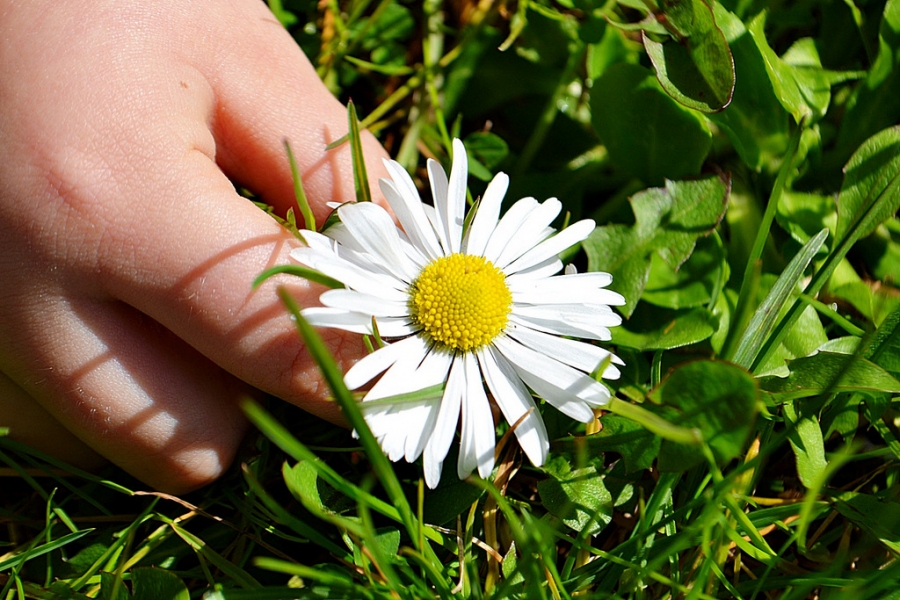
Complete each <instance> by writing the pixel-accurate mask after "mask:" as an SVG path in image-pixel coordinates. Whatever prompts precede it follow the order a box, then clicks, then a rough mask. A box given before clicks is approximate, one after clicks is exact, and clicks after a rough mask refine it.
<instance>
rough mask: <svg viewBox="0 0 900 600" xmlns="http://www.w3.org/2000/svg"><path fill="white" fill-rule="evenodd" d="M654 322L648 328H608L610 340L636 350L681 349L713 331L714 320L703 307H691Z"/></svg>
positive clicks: (714, 329) (703, 338) (707, 336)
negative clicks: (653, 324) (656, 324)
mask: <svg viewBox="0 0 900 600" xmlns="http://www.w3.org/2000/svg"><path fill="white" fill-rule="evenodd" d="M657 323H659V325H658V326H657V327H655V328H652V329H650V330H649V331H631V330H629V329H626V328H625V327H615V328H613V329H612V330H611V333H612V343H613V344H615V345H617V346H628V347H629V348H635V349H637V350H671V349H672V348H681V347H683V346H689V345H691V344H696V343H697V342H702V341H703V340H705V339H707V338H709V337H710V336H711V335H712V334H713V333H714V332H715V331H716V326H717V324H718V319H716V317H714V316H713V315H712V313H710V312H709V311H708V310H706V309H705V308H694V309H691V310H688V311H686V312H678V313H676V314H675V315H674V316H672V317H671V318H663V319H662V322H661V323H660V322H659V321H657Z"/></svg>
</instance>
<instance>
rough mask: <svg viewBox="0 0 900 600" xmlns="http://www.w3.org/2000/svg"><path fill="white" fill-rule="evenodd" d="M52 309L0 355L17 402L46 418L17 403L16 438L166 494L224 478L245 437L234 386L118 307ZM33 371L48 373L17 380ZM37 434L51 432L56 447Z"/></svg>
mask: <svg viewBox="0 0 900 600" xmlns="http://www.w3.org/2000/svg"><path fill="white" fill-rule="evenodd" d="M49 307H50V308H51V310H52V311H53V318H52V319H48V318H42V317H41V316H40V315H39V314H38V315H34V314H32V315H30V316H28V317H26V320H27V322H24V323H21V325H23V329H24V330H25V332H26V334H27V335H26V336H25V337H26V338H27V340H28V343H27V344H22V345H20V344H18V343H16V342H13V343H12V344H11V347H7V348H4V354H6V356H5V357H4V358H5V361H4V362H5V363H6V364H7V365H8V372H9V373H10V375H11V376H12V378H13V379H17V380H19V383H20V385H18V386H16V387H17V388H19V389H21V393H20V394H18V399H17V400H16V402H20V401H21V400H22V397H23V396H28V397H33V398H36V399H37V400H38V401H39V402H40V404H41V405H42V406H44V407H47V409H48V411H47V412H48V413H50V414H52V415H53V419H52V420H49V421H48V419H46V418H45V415H46V413H44V415H41V414H39V413H41V410H40V409H39V408H37V407H36V406H34V405H33V403H29V402H22V403H21V407H22V408H24V409H25V410H26V411H30V412H31V413H33V414H30V415H24V414H23V415H21V416H20V417H15V418H14V419H13V421H11V422H12V427H13V433H14V434H15V435H17V437H19V438H20V439H24V441H26V442H27V443H34V444H35V445H37V446H38V447H44V448H47V449H48V450H50V451H51V452H53V453H54V454H57V455H59V456H61V457H63V458H69V457H74V458H75V459H76V461H77V462H84V461H85V460H87V459H90V458H91V455H90V453H87V452H86V451H85V450H84V446H88V447H89V448H90V449H91V450H93V452H95V453H97V454H100V455H102V456H105V457H107V458H108V459H110V460H111V461H112V462H114V463H116V464H118V465H119V466H120V467H122V468H123V469H125V470H126V471H128V472H129V473H131V474H132V475H134V476H135V477H137V478H138V479H140V480H142V481H144V482H145V483H147V484H148V485H150V486H152V487H154V488H156V489H160V490H165V491H168V492H172V493H182V492H185V491H189V490H191V489H194V488H196V487H199V486H201V485H204V484H206V483H209V482H210V481H212V480H213V479H215V478H217V477H218V476H219V475H221V473H222V472H223V471H224V469H225V468H227V466H228V465H229V464H230V463H231V461H232V459H233V457H234V452H235V449H236V448H237V447H238V445H239V442H240V440H241V438H242V436H243V434H244V433H245V431H246V422H245V419H244V417H243V415H242V413H241V411H240V408H239V406H238V399H239V397H240V395H241V391H242V386H241V385H240V384H239V383H238V382H237V381H236V380H234V379H233V378H231V377H230V376H227V375H226V374H224V373H222V372H221V370H220V369H218V368H217V367H215V366H214V365H212V364H211V363H210V362H209V361H208V360H206V359H205V358H203V357H202V356H200V355H199V354H198V353H197V352H196V351H195V350H193V349H192V348H190V347H189V346H188V345H187V344H185V343H184V342H183V341H181V340H179V339H178V338H176V337H175V336H173V335H172V334H171V333H170V332H168V331H166V330H165V329H164V328H162V327H160V326H159V325H158V324H157V323H154V322H153V321H151V320H150V319H148V318H147V317H146V316H143V315H140V314H139V313H137V312H136V311H135V310H134V309H132V308H130V307H128V306H125V305H123V304H121V303H119V302H114V301H108V300H102V301H101V300H96V299H89V298H81V299H74V298H67V299H65V300H64V301H63V300H61V299H60V300H53V301H49ZM44 314H46V313H44ZM61 349H64V350H63V351H61ZM36 365H46V368H45V369H43V373H44V376H43V377H42V378H40V379H35V378H33V377H30V378H29V377H27V376H25V377H23V375H25V374H26V373H27V372H29V371H31V370H33V369H34V367H35V366H36ZM9 367H11V368H9ZM7 387H10V386H7ZM16 387H14V388H13V390H15V389H16ZM7 406H8V402H7ZM0 411H3V412H5V413H6V414H7V416H10V415H9V413H10V411H8V410H4V409H3V407H2V406H0ZM3 412H0V414H3ZM54 421H55V424H54ZM39 424H44V425H48V426H49V427H55V433H58V434H59V438H58V439H57V440H55V441H54V440H53V439H52V437H51V436H50V435H49V434H50V433H51V431H49V430H44V431H40V430H38V429H37V427H38V426H39ZM60 429H62V432H60V431H59V430H60ZM65 432H72V434H74V435H75V436H76V437H77V438H78V439H79V440H80V442H75V441H73V440H72V439H71V435H72V434H68V433H65ZM48 444H49V446H48ZM79 454H80V455H81V456H79Z"/></svg>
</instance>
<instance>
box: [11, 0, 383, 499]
mask: <svg viewBox="0 0 900 600" xmlns="http://www.w3.org/2000/svg"><path fill="white" fill-rule="evenodd" d="M346 131H347V117H346V111H345V109H344V108H343V106H341V105H340V103H339V102H338V101H337V100H335V99H334V98H333V97H332V96H331V94H330V93H329V92H328V91H327V90H326V88H325V87H324V86H323V85H322V83H321V82H320V81H319V79H318V77H317V76H316V73H315V71H314V70H313V68H312V67H311V65H310V64H309V62H308V61H307V59H306V58H305V56H303V54H302V52H301V51H300V49H299V48H298V47H297V46H296V44H295V43H294V41H293V40H292V39H291V37H290V36H289V34H288V33H287V32H286V31H284V29H283V28H282V27H281V26H280V25H279V23H278V22H277V21H276V20H275V18H274V17H273V16H272V15H271V13H269V11H268V10H267V9H266V7H265V5H264V4H263V3H262V2H260V1H259V0H231V1H219V2H205V1H199V2H183V1H181V0H157V1H154V2H141V3H129V4H127V5H123V4H122V3H120V2H112V1H99V2H98V1H96V0H84V1H80V2H65V3H58V2H51V1H49V0H28V1H24V0H0V426H10V427H11V435H12V437H13V438H14V439H19V440H23V441H25V442H27V443H29V444H31V445H34V446H36V447H38V448H41V449H44V450H46V451H49V452H52V453H55V454H57V455H60V456H63V457H64V458H66V459H68V460H69V461H70V462H74V463H76V464H79V465H81V466H90V465H93V464H96V463H97V462H98V461H100V460H102V458H103V457H105V458H107V459H110V460H112V461H113V462H115V463H117V464H118V465H120V466H121V467H122V468H124V469H125V470H127V471H129V472H131V473H132V474H133V475H135V476H136V477H138V478H139V479H141V480H143V481H144V482H146V483H147V484H148V485H151V486H153V487H155V488H158V489H161V490H165V491H169V492H183V491H186V490H189V489H192V488H195V487H198V486H200V485H203V484H204V483H207V482H209V481H211V480H212V479H215V478H216V477H217V476H218V475H219V474H221V472H222V471H223V469H225V468H226V467H227V466H228V464H229V463H230V461H231V460H232V458H233V456H234V452H235V450H236V448H237V445H238V444H239V442H240V439H241V437H242V435H243V434H244V432H245V430H246V423H245V420H244V417H243V415H242V414H241V411H240V409H239V407H238V405H237V399H238V398H239V397H240V396H241V395H242V393H244V392H243V390H244V388H245V383H243V382H246V384H250V385H251V386H254V387H256V388H258V389H261V390H264V391H266V392H268V393H271V394H274V395H276V396H279V397H281V398H284V399H286V400H289V401H291V402H293V403H295V404H297V405H299V406H301V407H303V408H305V409H307V410H309V411H311V412H313V413H316V414H318V415H320V416H323V417H325V418H329V419H336V418H337V408H336V407H335V406H334V405H333V404H332V403H330V402H329V401H328V400H327V398H326V395H327V390H326V389H325V386H324V384H323V383H322V381H321V379H320V376H319V373H318V371H317V369H316V368H315V366H314V364H313V363H312V361H311V359H310V358H309V356H308V355H307V354H306V352H305V351H304V350H303V347H302V343H301V342H300V341H299V339H298V337H297V335H296V333H295V330H294V329H293V326H292V324H291V321H290V319H289V318H288V316H287V314H286V312H285V310H284V308H283V306H282V305H281V303H280V302H279V300H278V299H277V297H276V295H275V293H274V290H275V287H276V286H277V285H278V284H279V283H285V280H284V279H280V278H274V279H273V280H270V281H269V282H267V283H266V284H264V285H263V286H262V287H261V288H260V289H258V290H256V291H251V288H250V286H251V282H252V281H253V279H254V278H255V277H256V276H257V275H258V274H259V273H260V272H262V271H263V270H264V269H266V268H267V267H270V266H273V265H275V264H282V263H287V262H288V258H287V257H288V254H289V252H290V250H291V249H293V248H294V247H296V246H297V245H298V243H297V241H296V240H295V239H294V238H293V237H292V236H291V235H290V234H289V233H287V232H286V231H285V230H283V229H282V228H281V227H280V226H279V225H277V224H276V223H275V222H274V221H273V220H272V219H271V218H270V217H269V216H267V215H265V214H264V213H263V212H262V211H260V210H259V209H258V208H256V207H255V206H253V205H252V203H250V202H249V201H248V200H246V199H244V198H241V197H240V196H239V195H238V194H237V193H236V192H235V189H234V187H233V185H232V183H231V181H230V180H234V181H238V182H240V184H241V185H243V186H245V187H247V188H248V189H251V190H253V191H254V192H256V193H258V194H259V195H261V197H262V198H263V199H265V200H266V201H267V202H269V203H270V204H273V205H274V206H275V207H276V209H277V210H279V211H280V212H282V213H283V212H284V211H285V210H286V209H287V208H288V207H289V206H291V205H292V204H293V189H292V181H291V174H290V169H289V166H288V163H287V160H286V157H285V154H284V149H283V145H282V140H283V139H284V138H287V139H288V140H289V141H290V143H291V147H292V148H293V150H294V153H295V154H296V158H297V162H298V165H299V168H300V172H301V173H302V175H303V181H304V185H305V188H306V192H307V195H308V196H309V198H310V202H311V204H312V206H313V209H314V212H315V213H316V216H317V218H318V219H322V218H324V216H325V215H326V214H327V212H328V209H327V207H326V206H325V203H326V202H330V201H336V202H342V201H349V200H351V199H352V198H353V177H352V173H351V167H350V158H349V150H348V148H347V147H346V145H345V146H344V147H342V148H340V149H337V150H334V151H330V152H326V151H325V146H326V144H328V143H329V142H331V141H334V140H335V139H337V138H339V137H340V136H342V135H343V134H344V133H346ZM364 146H365V152H366V156H367V161H368V163H369V164H368V170H369V175H370V177H371V179H372V181H376V180H377V178H378V177H380V176H381V175H382V174H383V167H382V165H381V161H380V160H379V159H380V158H381V156H383V154H384V151H383V150H382V149H381V148H380V146H378V144H377V142H376V141H375V139H374V138H373V137H372V136H370V135H368V134H366V135H365V136H364ZM291 285H292V288H291V289H292V292H293V293H294V294H295V295H296V296H297V298H298V300H299V301H300V303H301V304H304V305H309V304H313V303H315V302H316V300H315V298H316V297H317V296H318V293H319V290H317V289H316V288H315V287H313V286H311V285H306V284H304V283H302V282H301V283H296V282H292V284H291ZM324 335H326V336H327V337H326V339H327V341H328V342H329V343H330V345H331V348H332V350H333V351H334V352H335V353H336V355H337V356H338V358H339V359H341V360H343V361H347V362H350V361H352V360H354V359H355V358H356V357H358V356H360V355H361V353H362V352H363V350H362V346H361V343H360V341H359V340H358V339H356V338H354V337H348V336H344V335H340V334H338V333H336V332H333V331H329V332H324Z"/></svg>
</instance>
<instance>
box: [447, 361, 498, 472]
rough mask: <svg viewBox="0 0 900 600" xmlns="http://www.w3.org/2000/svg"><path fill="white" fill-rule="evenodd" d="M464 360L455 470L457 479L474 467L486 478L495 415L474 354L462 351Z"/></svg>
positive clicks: (491, 458) (491, 457)
mask: <svg viewBox="0 0 900 600" xmlns="http://www.w3.org/2000/svg"><path fill="white" fill-rule="evenodd" d="M463 364H464V366H465V369H466V392H465V397H464V398H463V402H462V436H461V438H462V439H461V440H460V444H459V462H458V463H457V466H456V473H457V474H458V475H459V478H460V479H465V478H466V477H467V476H468V475H469V473H471V472H472V470H473V469H475V468H476V467H477V468H478V474H479V475H480V476H481V477H482V478H487V477H488V476H489V475H490V474H491V471H492V470H493V468H494V441H495V436H496V434H495V432H494V419H493V417H492V415H491V407H490V405H489V404H488V399H487V395H486V394H485V392H484V384H483V383H482V382H481V371H480V369H479V368H478V361H477V359H476V358H475V355H474V354H472V353H467V354H464V355H463Z"/></svg>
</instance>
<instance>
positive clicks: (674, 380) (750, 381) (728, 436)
mask: <svg viewBox="0 0 900 600" xmlns="http://www.w3.org/2000/svg"><path fill="white" fill-rule="evenodd" d="M648 397H649V398H650V399H651V400H652V401H653V402H655V403H656V404H658V405H660V409H661V413H662V414H663V415H664V416H666V417H667V418H668V419H669V420H670V421H672V423H674V424H676V425H679V426H682V427H693V428H697V429H699V430H700V432H701V435H702V436H703V440H704V442H705V443H706V444H708V445H709V448H710V450H711V451H712V453H713V456H714V457H715V458H716V460H717V461H718V462H720V463H722V462H727V461H729V460H731V459H733V458H735V457H736V456H738V455H739V454H741V452H742V451H743V449H744V444H745V442H746V441H747V438H748V437H749V435H750V432H751V431H752V429H753V423H754V421H755V420H756V413H757V410H758V406H757V405H758V397H759V391H758V389H757V385H756V380H755V379H754V378H753V377H751V376H750V374H749V373H747V371H745V370H744V369H741V368H739V367H736V366H735V365H732V364H729V363H725V362H719V361H709V360H706V361H695V362H690V363H686V364H684V365H681V366H679V367H677V368H676V369H674V370H673V371H671V372H670V373H669V374H668V375H667V376H666V377H665V379H663V381H662V382H661V383H660V384H659V385H658V386H657V387H656V388H655V389H653V390H652V391H651V392H650V394H649V395H648ZM702 459H703V454H702V451H701V450H700V449H698V448H696V447H693V446H686V445H682V444H676V443H673V442H670V441H669V440H663V442H662V446H661V447H660V451H659V461H658V466H659V469H660V471H684V470H686V469H689V468H690V467H692V466H693V465H695V464H697V463H699V462H700V461H701V460H702Z"/></svg>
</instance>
